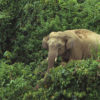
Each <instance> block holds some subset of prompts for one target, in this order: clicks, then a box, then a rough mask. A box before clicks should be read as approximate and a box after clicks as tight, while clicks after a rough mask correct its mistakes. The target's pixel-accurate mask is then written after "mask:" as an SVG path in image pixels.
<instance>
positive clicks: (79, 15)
mask: <svg viewBox="0 0 100 100" xmlns="http://www.w3.org/2000/svg"><path fill="white" fill-rule="evenodd" d="M76 28H77V29H79V28H86V29H90V30H92V31H95V32H98V33H99V32H100V0H17V1H16V0H0V100H66V99H67V100H100V97H99V95H100V82H99V78H100V65H99V62H97V61H96V60H93V59H90V60H86V61H85V60H82V61H73V62H70V63H69V64H68V65H66V67H62V66H61V65H60V63H56V64H55V65H56V66H58V67H56V68H52V69H51V70H50V73H46V70H47V66H48V65H47V60H44V59H45V58H46V57H47V51H44V50H43V49H42V46H41V42H42V39H43V37H44V36H45V35H47V34H49V33H50V32H52V31H59V30H60V31H63V30H69V29H76ZM99 59H100V53H98V58H97V60H98V61H99ZM58 61H60V58H59V60H58ZM37 87H39V89H38V90H36V89H37Z"/></svg>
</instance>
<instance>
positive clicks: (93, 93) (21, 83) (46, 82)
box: [0, 59, 100, 100]
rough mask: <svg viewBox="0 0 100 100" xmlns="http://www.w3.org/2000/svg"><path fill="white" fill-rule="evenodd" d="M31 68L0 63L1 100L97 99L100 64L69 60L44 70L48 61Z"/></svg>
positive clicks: (19, 64)
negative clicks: (66, 62) (62, 64)
mask: <svg viewBox="0 0 100 100" xmlns="http://www.w3.org/2000/svg"><path fill="white" fill-rule="evenodd" d="M32 67H33V65H32V64H31V65H25V64H23V63H15V64H12V65H8V64H6V62H4V61H2V60H1V61H0V99H1V100H66V99H67V100H75V99H77V100H99V99H100V96H99V95H100V81H99V79H100V62H98V61H96V60H93V59H88V60H80V61H71V62H69V63H68V64H67V65H66V66H64V67H63V66H61V65H60V66H57V67H55V68H52V69H51V70H50V72H49V73H47V72H46V70H47V60H45V61H42V62H41V65H38V66H37V68H35V70H34V71H32Z"/></svg>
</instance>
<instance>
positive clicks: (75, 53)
mask: <svg viewBox="0 0 100 100" xmlns="http://www.w3.org/2000/svg"><path fill="white" fill-rule="evenodd" d="M81 45H82V44H81V42H80V41H79V40H77V39H73V38H70V39H69V40H67V42H66V49H67V50H70V51H71V58H72V59H81V58H82V48H81Z"/></svg>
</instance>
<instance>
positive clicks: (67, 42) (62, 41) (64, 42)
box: [42, 31, 81, 69]
mask: <svg viewBox="0 0 100 100" xmlns="http://www.w3.org/2000/svg"><path fill="white" fill-rule="evenodd" d="M42 46H43V48H45V49H47V50H48V69H49V68H51V67H53V66H54V62H55V61H56V60H57V57H58V56H63V57H64V58H65V59H66V58H67V59H70V58H71V56H73V57H76V56H75V55H77V57H81V50H80V46H81V44H80V42H79V39H78V38H77V37H76V36H74V35H72V34H71V33H70V32H66V31H65V32H52V33H50V34H49V35H48V36H46V37H44V38H43V41H42ZM73 48H75V49H74V50H73ZM77 50H78V53H76V52H77ZM69 51H70V52H69ZM71 52H72V53H71ZM68 53H70V54H68ZM73 54H74V55H73ZM78 55H79V56H78ZM68 57H69V58H68Z"/></svg>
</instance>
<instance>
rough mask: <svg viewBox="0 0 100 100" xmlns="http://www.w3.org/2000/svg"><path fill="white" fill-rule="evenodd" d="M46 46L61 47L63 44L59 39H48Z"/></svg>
mask: <svg viewBox="0 0 100 100" xmlns="http://www.w3.org/2000/svg"><path fill="white" fill-rule="evenodd" d="M48 44H49V45H57V44H62V45H63V44H64V42H63V41H62V40H61V39H58V38H51V39H49V41H48Z"/></svg>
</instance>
